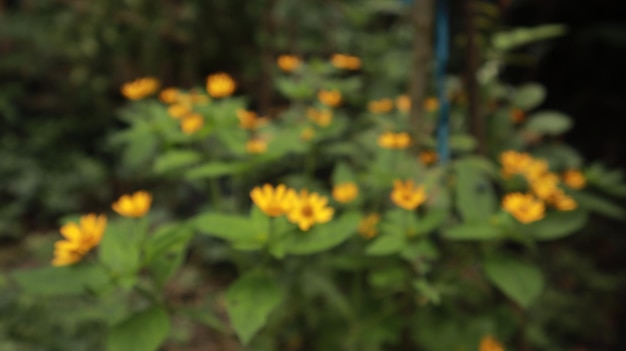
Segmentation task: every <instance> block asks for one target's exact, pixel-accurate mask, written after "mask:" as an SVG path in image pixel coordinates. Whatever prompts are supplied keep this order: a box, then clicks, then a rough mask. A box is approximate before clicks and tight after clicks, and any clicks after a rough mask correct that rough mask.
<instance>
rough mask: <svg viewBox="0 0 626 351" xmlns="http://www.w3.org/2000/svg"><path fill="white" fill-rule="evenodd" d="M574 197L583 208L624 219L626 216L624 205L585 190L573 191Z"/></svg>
mask: <svg viewBox="0 0 626 351" xmlns="http://www.w3.org/2000/svg"><path fill="white" fill-rule="evenodd" d="M572 197H573V198H574V200H576V202H578V205H579V206H580V207H581V208H584V209H587V210H589V211H593V212H596V213H599V214H601V215H603V216H607V217H610V218H614V219H618V220H622V221H623V220H624V219H625V218H626V211H624V208H623V207H621V206H619V205H617V204H615V203H613V202H612V201H610V200H607V199H605V198H603V197H600V196H597V195H594V194H591V193H588V192H584V191H576V192H574V191H572Z"/></svg>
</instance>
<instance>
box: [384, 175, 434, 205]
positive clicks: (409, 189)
mask: <svg viewBox="0 0 626 351" xmlns="http://www.w3.org/2000/svg"><path fill="white" fill-rule="evenodd" d="M391 201H393V203H394V204H396V205H397V206H399V207H401V208H403V209H405V210H409V211H412V210H414V209H416V208H418V207H419V205H421V204H423V203H424V201H426V192H425V191H424V186H423V185H420V186H416V185H415V183H414V182H413V181H412V180H410V179H409V180H406V181H404V182H403V181H401V180H399V179H396V180H394V181H393V190H392V191H391Z"/></svg>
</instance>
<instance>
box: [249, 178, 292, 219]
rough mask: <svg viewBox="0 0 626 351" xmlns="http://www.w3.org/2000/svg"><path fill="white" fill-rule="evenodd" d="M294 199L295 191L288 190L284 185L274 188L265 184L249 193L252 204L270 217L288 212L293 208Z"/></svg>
mask: <svg viewBox="0 0 626 351" xmlns="http://www.w3.org/2000/svg"><path fill="white" fill-rule="evenodd" d="M296 197H297V196H296V192H295V190H293V189H288V188H287V186H285V185H284V184H280V185H278V186H277V187H276V188H274V187H272V186H271V185H270V184H265V185H263V187H258V186H257V187H255V188H254V189H252V191H251V192H250V198H251V199H252V202H254V204H255V205H256V206H257V207H258V208H260V209H261V211H263V213H265V214H266V215H268V216H270V217H278V216H282V215H283V214H286V213H287V212H289V211H290V210H291V209H292V208H293V207H294V203H295V201H296Z"/></svg>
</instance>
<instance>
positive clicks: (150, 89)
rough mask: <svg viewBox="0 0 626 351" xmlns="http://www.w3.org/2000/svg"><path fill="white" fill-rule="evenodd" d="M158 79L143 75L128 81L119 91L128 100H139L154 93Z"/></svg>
mask: <svg viewBox="0 0 626 351" xmlns="http://www.w3.org/2000/svg"><path fill="white" fill-rule="evenodd" d="M159 85H160V83H159V81H158V80H157V79H156V78H152V77H145V78H139V79H136V80H134V81H132V82H128V83H126V84H124V85H123V86H122V89H121V92H122V95H124V97H126V98H127V99H129V100H141V99H143V98H145V97H147V96H150V95H152V94H154V92H156V91H157V89H159Z"/></svg>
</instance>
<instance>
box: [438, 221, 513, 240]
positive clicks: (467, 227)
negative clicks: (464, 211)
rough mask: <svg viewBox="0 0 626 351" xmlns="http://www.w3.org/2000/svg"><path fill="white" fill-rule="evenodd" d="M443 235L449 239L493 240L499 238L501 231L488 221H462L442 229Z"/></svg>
mask: <svg viewBox="0 0 626 351" xmlns="http://www.w3.org/2000/svg"><path fill="white" fill-rule="evenodd" d="M443 236H444V237H445V238H446V239H449V240H494V239H501V238H502V232H501V231H500V229H499V228H497V227H496V226H494V225H492V224H489V223H464V224H460V225H458V226H456V227H452V228H446V229H443Z"/></svg>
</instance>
